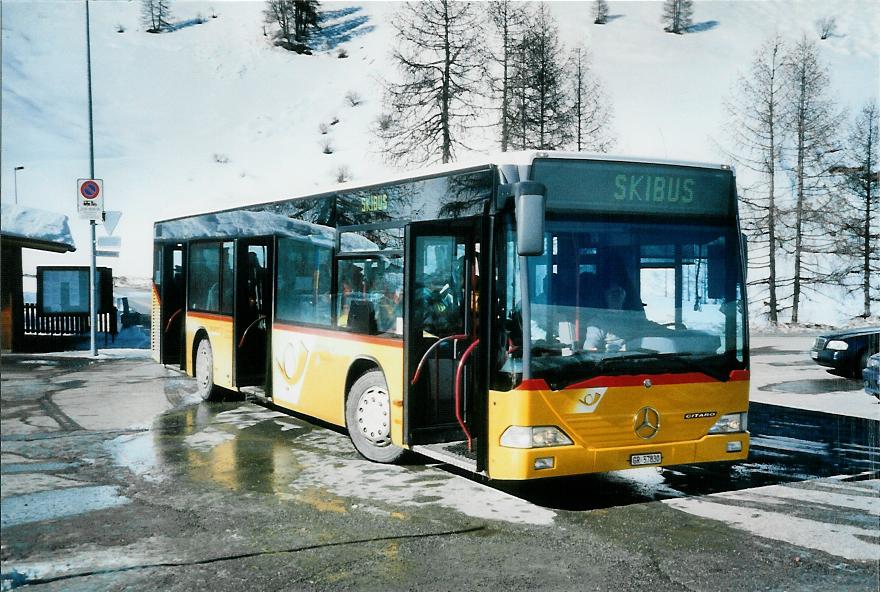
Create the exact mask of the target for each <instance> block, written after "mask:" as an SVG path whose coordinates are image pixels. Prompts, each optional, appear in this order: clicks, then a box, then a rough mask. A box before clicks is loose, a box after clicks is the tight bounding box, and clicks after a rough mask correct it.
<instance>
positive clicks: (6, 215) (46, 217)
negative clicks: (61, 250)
mask: <svg viewBox="0 0 880 592" xmlns="http://www.w3.org/2000/svg"><path fill="white" fill-rule="evenodd" d="M0 231H2V233H3V234H5V235H7V236H15V237H19V238H27V239H32V240H39V241H46V242H51V243H60V244H63V245H67V246H68V247H70V249H71V250H75V249H76V245H75V244H74V242H73V236H72V235H71V234H70V225H69V224H68V223H67V216H65V215H64V214H57V213H55V212H48V211H46V210H38V209H37V208H29V207H25V206H21V205H17V204H6V203H5V204H0Z"/></svg>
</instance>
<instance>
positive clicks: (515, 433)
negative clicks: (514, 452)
mask: <svg viewBox="0 0 880 592" xmlns="http://www.w3.org/2000/svg"><path fill="white" fill-rule="evenodd" d="M572 444H574V442H572V441H571V438H569V437H568V436H566V435H565V432H563V431H562V430H560V429H559V428H558V427H556V426H510V427H509V428H507V429H506V430H504V433H503V434H501V445H502V446H504V447H506V448H546V447H548V446H571V445H572Z"/></svg>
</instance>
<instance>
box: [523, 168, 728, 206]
mask: <svg viewBox="0 0 880 592" xmlns="http://www.w3.org/2000/svg"><path fill="white" fill-rule="evenodd" d="M534 171H535V174H534V178H535V180H536V181H539V182H541V183H543V184H544V185H545V186H546V187H547V208H548V209H549V210H551V211H552V210H557V211H575V212H577V211H583V212H605V213H614V212H620V213H631V214H680V215H700V216H725V215H727V214H729V213H730V212H732V211H733V209H732V203H731V197H732V196H731V187H732V186H733V175H732V172H731V171H730V170H724V169H710V168H698V167H689V166H677V165H662V164H640V163H628V162H607V161H586V160H562V159H559V160H552V159H546V160H536V161H535V167H534Z"/></svg>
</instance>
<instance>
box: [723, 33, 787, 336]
mask: <svg viewBox="0 0 880 592" xmlns="http://www.w3.org/2000/svg"><path fill="white" fill-rule="evenodd" d="M783 53H784V47H783V41H782V39H781V38H779V37H773V38H770V39H769V40H767V41H766V42H765V43H764V44H763V45H762V46H761V47H760V48H759V49H758V50H757V51H756V52H755V55H754V57H753V59H752V64H751V67H750V68H749V71H748V72H747V73H746V74H744V75H742V76H740V77H739V80H738V82H737V85H736V89H737V90H736V92H735V94H734V96H733V97H732V98H731V99H729V100H728V101H726V103H725V108H726V110H727V113H728V116H729V120H728V123H727V126H726V127H727V133H728V136H729V137H730V138H731V140H732V143H733V145H734V148H733V150H731V151H730V155H731V156H732V158H733V159H734V161H735V162H736V163H737V164H739V165H741V166H743V167H745V168H747V169H749V170H751V171H754V172H755V173H757V174H758V180H757V181H756V182H755V183H754V184H753V185H751V186H748V187H743V192H742V196H741V201H742V202H743V204H744V206H745V207H744V208H743V212H742V223H743V229H744V230H745V231H746V232H747V234H748V235H749V242H750V245H749V246H750V249H749V251H750V257H749V265H750V266H751V267H752V268H756V269H759V270H761V271H762V272H766V277H760V278H759V279H757V280H754V281H753V282H751V284H752V285H757V286H761V287H762V289H766V292H767V296H768V300H767V302H766V305H767V317H768V320H769V321H770V322H771V323H773V324H776V323H777V322H778V321H779V312H780V310H781V303H780V298H779V295H778V293H777V291H778V289H779V285H778V284H779V283H780V280H781V277H780V275H781V274H780V270H779V265H778V256H779V254H780V253H779V251H780V244H779V243H780V239H781V238H782V237H781V235H780V227H781V222H782V220H781V217H782V216H783V214H784V212H783V211H782V209H781V208H780V203H779V198H778V196H777V189H776V185H777V181H778V180H777V172H778V167H779V161H780V154H781V153H780V150H781V148H782V141H783V134H782V117H783V114H784V109H785V107H784V100H785V87H784V78H783V74H782V60H783ZM753 253H754V254H756V255H757V256H755V255H753ZM760 275H761V276H765V273H761V274H760Z"/></svg>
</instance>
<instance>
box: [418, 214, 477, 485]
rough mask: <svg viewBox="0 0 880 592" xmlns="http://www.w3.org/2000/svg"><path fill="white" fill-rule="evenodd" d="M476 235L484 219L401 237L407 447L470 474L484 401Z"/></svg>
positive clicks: (441, 224)
mask: <svg viewBox="0 0 880 592" xmlns="http://www.w3.org/2000/svg"><path fill="white" fill-rule="evenodd" d="M481 231H482V227H481V220H480V219H479V218H469V219H460V220H443V221H438V222H421V223H414V224H411V225H410V226H409V227H407V232H406V258H405V261H406V263H405V267H406V282H407V284H406V288H405V290H404V293H405V294H406V298H407V306H406V308H405V315H406V318H405V343H404V372H405V379H406V380H405V382H406V393H405V400H404V433H405V438H406V442H407V443H408V444H410V445H414V446H416V445H424V446H416V447H415V449H416V450H417V451H418V452H421V453H422V454H425V455H427V456H432V457H434V458H442V459H443V460H446V461H447V462H451V463H452V464H456V465H458V466H462V467H463V468H467V469H471V470H477V468H476V465H477V464H480V465H482V464H483V463H482V462H480V463H477V459H478V458H479V449H478V447H479V446H480V445H481V443H482V436H483V433H484V428H483V424H484V418H485V406H486V401H487V398H486V391H485V386H484V385H483V384H482V380H481V379H482V377H483V375H484V373H482V372H480V368H482V360H483V352H482V350H481V348H480V347H479V326H480V319H479V315H480V310H479V309H480V307H479V295H480V277H481V274H480V271H481V265H480V263H481V261H480V236H481ZM482 275H483V276H485V275H486V274H485V273H484V274H482ZM438 452H439V453H440V455H439V456H438V455H437V454H435V453H438ZM450 455H452V456H454V457H456V458H457V460H459V461H461V462H453V461H452V459H450V458H449V456H450ZM462 463H463V464H462Z"/></svg>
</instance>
